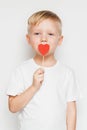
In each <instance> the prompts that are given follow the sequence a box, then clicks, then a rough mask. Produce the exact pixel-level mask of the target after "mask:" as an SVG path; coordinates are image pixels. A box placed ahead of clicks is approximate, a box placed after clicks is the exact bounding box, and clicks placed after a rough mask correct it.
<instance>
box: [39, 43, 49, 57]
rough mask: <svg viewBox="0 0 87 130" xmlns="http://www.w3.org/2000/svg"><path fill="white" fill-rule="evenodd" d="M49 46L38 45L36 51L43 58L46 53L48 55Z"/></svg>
mask: <svg viewBox="0 0 87 130" xmlns="http://www.w3.org/2000/svg"><path fill="white" fill-rule="evenodd" d="M49 48H50V47H49V45H48V44H44V45H43V44H39V45H38V50H39V52H40V53H41V54H42V55H43V56H44V55H46V54H47V53H48V51H49Z"/></svg>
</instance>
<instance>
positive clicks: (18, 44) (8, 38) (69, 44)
mask: <svg viewBox="0 0 87 130" xmlns="http://www.w3.org/2000/svg"><path fill="white" fill-rule="evenodd" d="M43 9H48V10H51V11H54V12H55V13H57V14H58V15H59V16H60V17H61V19H62V22H63V35H64V40H63V43H62V45H61V46H60V47H58V48H57V50H56V53H55V56H56V58H57V59H59V60H61V61H62V62H63V63H64V64H67V65H69V66H70V67H72V68H73V69H74V71H75V74H76V78H77V80H78V83H79V86H80V89H81V92H82V93H83V98H82V99H80V100H79V101H78V102H77V109H78V120H77V130H87V96H86V95H87V58H86V56H87V14H86V12H87V2H86V0H72V1H71V0H67V1H66V0H51V1H50V0H43V1H41V0H14V1H12V0H7V1H6V0H0V130H18V122H17V118H16V116H17V114H13V113H11V112H9V110H8V97H7V96H6V90H7V87H8V81H9V78H10V74H11V72H12V71H13V70H14V69H15V67H16V66H18V65H19V64H20V63H22V62H23V61H24V60H27V59H29V58H31V57H32V56H33V55H34V52H33V51H32V48H31V47H30V46H29V45H28V43H27V41H26V37H25V36H26V33H27V19H28V17H29V16H30V15H31V14H32V13H34V12H35V11H39V10H43Z"/></svg>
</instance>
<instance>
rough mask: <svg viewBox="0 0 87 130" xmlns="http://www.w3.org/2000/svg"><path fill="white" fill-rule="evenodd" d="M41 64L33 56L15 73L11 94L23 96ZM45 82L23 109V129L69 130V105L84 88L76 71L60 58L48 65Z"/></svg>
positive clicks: (8, 92)
mask: <svg viewBox="0 0 87 130" xmlns="http://www.w3.org/2000/svg"><path fill="white" fill-rule="evenodd" d="M39 67H41V66H40V65H38V64H36V62H35V61H34V59H33V58H31V59H29V60H27V61H25V62H24V63H22V64H21V65H19V66H18V67H17V68H16V70H15V71H14V72H13V74H12V76H11V79H10V83H9V88H8V90H7V95H13V96H15V95H19V94H20V93H22V92H23V91H25V90H26V89H27V88H28V87H29V86H31V84H32V81H33V74H34V72H35V71H36V70H37V69H38V68H39ZM44 70H45V73H44V81H43V84H42V86H41V88H40V89H39V90H38V92H37V93H36V94H35V95H34V96H33V98H32V99H31V101H30V102H29V103H28V104H27V105H26V106H25V107H24V108H23V109H22V110H21V111H20V112H19V114H18V118H19V122H20V130H66V105H67V102H69V101H76V100H77V99H79V97H80V91H79V88H78V86H77V83H76V79H75V75H74V72H73V70H72V69H71V68H70V67H68V66H67V65H64V64H63V63H61V62H60V61H59V60H57V63H56V64H55V65H54V66H51V67H44Z"/></svg>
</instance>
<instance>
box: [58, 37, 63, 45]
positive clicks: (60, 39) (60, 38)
mask: <svg viewBox="0 0 87 130" xmlns="http://www.w3.org/2000/svg"><path fill="white" fill-rule="evenodd" d="M62 41H63V36H60V37H59V41H58V46H60V45H61V44H62Z"/></svg>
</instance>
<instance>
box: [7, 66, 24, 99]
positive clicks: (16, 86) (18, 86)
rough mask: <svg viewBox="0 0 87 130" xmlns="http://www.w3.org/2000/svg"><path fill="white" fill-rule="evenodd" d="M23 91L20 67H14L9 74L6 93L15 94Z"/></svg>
mask: <svg viewBox="0 0 87 130" xmlns="http://www.w3.org/2000/svg"><path fill="white" fill-rule="evenodd" d="M23 91H24V81H23V75H22V72H21V69H20V68H16V70H15V71H14V72H12V74H11V76H10V79H9V83H8V89H7V92H6V94H7V95H12V96H16V95H19V94H20V93H22V92H23Z"/></svg>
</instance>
